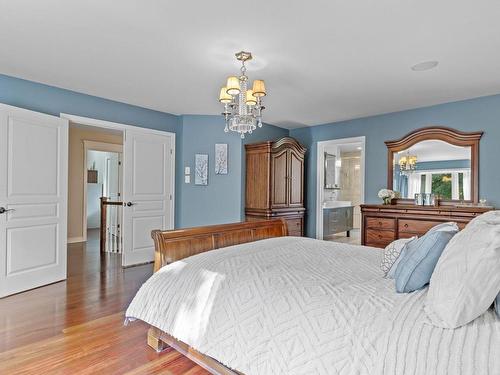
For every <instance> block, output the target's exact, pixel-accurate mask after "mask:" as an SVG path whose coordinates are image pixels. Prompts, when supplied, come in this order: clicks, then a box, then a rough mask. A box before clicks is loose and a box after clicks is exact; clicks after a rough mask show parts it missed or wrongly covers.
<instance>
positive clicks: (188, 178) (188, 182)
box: [184, 175, 191, 184]
mask: <svg viewBox="0 0 500 375" xmlns="http://www.w3.org/2000/svg"><path fill="white" fill-rule="evenodd" d="M184 183H186V184H190V183H191V176H190V175H186V176H184Z"/></svg>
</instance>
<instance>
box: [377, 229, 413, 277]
mask: <svg viewBox="0 0 500 375" xmlns="http://www.w3.org/2000/svg"><path fill="white" fill-rule="evenodd" d="M416 238H417V237H416V236H415V237H412V238H401V239H399V240H396V241H392V242H391V243H390V244H389V245H387V246H386V248H385V250H384V258H383V259H382V263H380V269H381V270H382V271H383V272H384V277H387V276H388V275H387V274H388V273H389V271H390V269H391V267H393V265H394V264H396V263H397V262H398V259H399V254H401V250H403V247H404V245H405V244H406V243H408V242H410V241H412V240H414V239H416Z"/></svg>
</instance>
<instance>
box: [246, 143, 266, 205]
mask: <svg viewBox="0 0 500 375" xmlns="http://www.w3.org/2000/svg"><path fill="white" fill-rule="evenodd" d="M246 169H247V173H246V194H245V201H246V203H245V207H247V208H253V209H255V208H257V209H265V208H267V207H268V206H269V183H270V180H271V178H270V176H269V154H268V153H263V152H262V153H257V152H252V153H247V157H246Z"/></svg>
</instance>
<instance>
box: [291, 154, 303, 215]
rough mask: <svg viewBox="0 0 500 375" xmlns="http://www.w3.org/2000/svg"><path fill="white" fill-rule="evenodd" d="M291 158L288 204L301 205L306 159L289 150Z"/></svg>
mask: <svg viewBox="0 0 500 375" xmlns="http://www.w3.org/2000/svg"><path fill="white" fill-rule="evenodd" d="M289 155H290V159H289V165H290V172H289V174H288V176H289V178H288V181H289V184H290V188H289V192H290V198H289V202H288V205H289V206H290V207H299V206H302V205H303V196H304V193H303V189H304V178H303V176H304V160H303V157H301V156H300V155H297V154H296V153H295V152H294V151H292V150H291V151H290V152H289Z"/></svg>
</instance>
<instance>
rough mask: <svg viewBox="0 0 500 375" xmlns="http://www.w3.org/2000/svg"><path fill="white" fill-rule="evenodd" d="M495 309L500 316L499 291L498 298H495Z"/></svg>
mask: <svg viewBox="0 0 500 375" xmlns="http://www.w3.org/2000/svg"><path fill="white" fill-rule="evenodd" d="M495 311H496V313H497V316H498V317H499V318H500V293H498V295H497V298H496V299H495Z"/></svg>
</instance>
